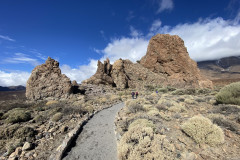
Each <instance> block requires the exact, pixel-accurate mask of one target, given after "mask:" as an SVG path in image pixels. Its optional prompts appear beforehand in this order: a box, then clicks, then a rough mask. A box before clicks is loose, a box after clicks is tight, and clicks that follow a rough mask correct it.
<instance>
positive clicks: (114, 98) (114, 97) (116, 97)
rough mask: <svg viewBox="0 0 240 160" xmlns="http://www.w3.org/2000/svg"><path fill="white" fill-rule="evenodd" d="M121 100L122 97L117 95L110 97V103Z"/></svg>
mask: <svg viewBox="0 0 240 160" xmlns="http://www.w3.org/2000/svg"><path fill="white" fill-rule="evenodd" d="M120 99H121V97H120V96H117V95H111V96H110V101H118V100H120Z"/></svg>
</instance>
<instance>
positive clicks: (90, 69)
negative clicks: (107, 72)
mask: <svg viewBox="0 0 240 160" xmlns="http://www.w3.org/2000/svg"><path fill="white" fill-rule="evenodd" d="M60 68H61V71H62V73H63V74H65V75H66V76H68V77H69V78H70V79H71V80H76V81H77V82H78V83H81V81H83V80H86V79H88V78H89V77H91V76H92V75H93V74H94V73H95V72H96V70H97V60H93V59H92V60H90V63H89V64H88V65H82V66H79V67H78V68H71V67H70V66H68V65H66V64H65V65H62V66H61V67H60Z"/></svg>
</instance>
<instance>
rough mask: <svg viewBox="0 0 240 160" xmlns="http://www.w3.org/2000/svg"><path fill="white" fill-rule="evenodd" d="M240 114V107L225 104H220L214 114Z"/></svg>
mask: <svg viewBox="0 0 240 160" xmlns="http://www.w3.org/2000/svg"><path fill="white" fill-rule="evenodd" d="M239 112H240V106H236V105H225V104H220V105H218V106H216V109H215V111H214V113H221V114H224V115H229V114H237V113H239Z"/></svg>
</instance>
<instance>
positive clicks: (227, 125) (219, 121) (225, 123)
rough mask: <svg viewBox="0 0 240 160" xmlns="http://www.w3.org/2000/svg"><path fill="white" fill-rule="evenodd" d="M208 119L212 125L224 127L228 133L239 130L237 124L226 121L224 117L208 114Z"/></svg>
mask: <svg viewBox="0 0 240 160" xmlns="http://www.w3.org/2000/svg"><path fill="white" fill-rule="evenodd" d="M208 118H209V119H211V120H212V122H213V123H214V124H217V125H218V126H221V127H224V128H226V129H228V130H230V131H233V132H234V131H238V130H239V129H240V127H239V124H237V123H235V122H233V121H230V120H228V119H226V118H225V116H223V115H221V114H210V115H208Z"/></svg>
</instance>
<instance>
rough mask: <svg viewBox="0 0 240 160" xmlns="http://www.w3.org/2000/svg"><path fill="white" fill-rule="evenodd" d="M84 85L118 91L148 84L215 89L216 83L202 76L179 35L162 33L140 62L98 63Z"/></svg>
mask: <svg viewBox="0 0 240 160" xmlns="http://www.w3.org/2000/svg"><path fill="white" fill-rule="evenodd" d="M83 83H90V84H96V85H99V84H107V85H111V86H116V87H117V88H121V89H123V88H128V87H130V88H136V87H137V88H142V87H143V86H145V85H161V86H166V85H169V86H173V87H178V88H180V87H194V88H195V87H203V88H211V87H212V82H211V81H210V80H208V79H206V78H204V77H203V76H201V74H200V71H199V69H198V68H197V64H196V62H195V61H193V60H192V59H191V58H190V57H189V55H188V52H187V48H186V47H185V46H184V42H183V40H182V39H181V38H180V37H178V36H170V35H168V34H166V35H165V34H158V35H156V36H154V37H152V39H151V40H150V42H149V45H148V50H147V54H146V55H145V56H144V57H143V58H142V59H141V60H140V64H139V63H132V62H131V61H130V60H122V59H119V60H117V61H116V62H115V63H114V64H113V65H111V64H110V61H109V59H107V60H106V61H104V63H101V62H100V61H98V69H97V72H96V73H95V74H94V75H93V76H92V77H91V78H90V79H88V80H85V81H83Z"/></svg>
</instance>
